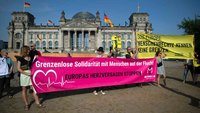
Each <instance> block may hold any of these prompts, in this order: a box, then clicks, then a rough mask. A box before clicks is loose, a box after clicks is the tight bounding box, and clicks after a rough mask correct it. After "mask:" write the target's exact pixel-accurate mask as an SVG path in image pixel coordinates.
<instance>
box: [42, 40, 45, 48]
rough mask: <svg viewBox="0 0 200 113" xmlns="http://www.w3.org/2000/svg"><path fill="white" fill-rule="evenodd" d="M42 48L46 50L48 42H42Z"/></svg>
mask: <svg viewBox="0 0 200 113" xmlns="http://www.w3.org/2000/svg"><path fill="white" fill-rule="evenodd" d="M42 48H43V49H46V42H45V41H43V42H42Z"/></svg>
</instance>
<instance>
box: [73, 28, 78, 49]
mask: <svg viewBox="0 0 200 113" xmlns="http://www.w3.org/2000/svg"><path fill="white" fill-rule="evenodd" d="M73 38H74V51H77V31H74V37H73Z"/></svg>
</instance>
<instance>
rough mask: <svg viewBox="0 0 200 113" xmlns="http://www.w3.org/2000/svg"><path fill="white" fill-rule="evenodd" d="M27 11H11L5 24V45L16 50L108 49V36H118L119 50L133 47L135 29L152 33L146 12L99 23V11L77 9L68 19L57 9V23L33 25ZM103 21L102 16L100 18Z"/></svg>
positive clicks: (32, 16)
mask: <svg viewBox="0 0 200 113" xmlns="http://www.w3.org/2000/svg"><path fill="white" fill-rule="evenodd" d="M34 20H35V17H34V15H32V14H31V13H29V12H13V13H12V20H11V22H10V23H9V27H8V36H9V40H8V48H9V49H11V50H19V49H20V48H21V47H22V46H23V45H30V44H31V43H35V44H36V47H37V49H39V50H42V51H44V49H46V50H48V51H50V52H61V51H72V52H94V51H95V50H96V49H97V48H98V47H99V46H102V47H104V48H105V50H106V51H108V50H109V47H110V46H111V42H112V40H111V37H112V35H120V36H121V39H122V50H125V49H126V47H128V46H130V47H132V48H134V47H135V41H136V40H135V32H136V31H140V32H145V33H151V32H152V24H151V23H150V22H149V15H148V13H141V12H136V13H132V14H131V15H130V17H129V24H128V23H127V24H125V25H123V26H122V25H118V26H117V25H114V27H112V28H111V27H110V26H108V25H102V23H103V22H101V19H100V13H99V12H98V11H97V12H96V14H95V15H94V14H92V13H90V12H78V13H76V14H75V15H74V16H73V17H72V18H71V19H70V18H67V17H66V16H65V12H64V11H62V12H61V16H60V19H58V21H59V25H55V24H46V25H42V24H40V25H37V24H35V22H34ZM102 20H103V18H102Z"/></svg>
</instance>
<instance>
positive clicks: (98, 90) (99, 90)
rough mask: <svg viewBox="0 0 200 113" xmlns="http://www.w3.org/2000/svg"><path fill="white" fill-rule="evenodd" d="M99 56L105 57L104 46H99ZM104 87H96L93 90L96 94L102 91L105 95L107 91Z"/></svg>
mask: <svg viewBox="0 0 200 113" xmlns="http://www.w3.org/2000/svg"><path fill="white" fill-rule="evenodd" d="M97 54H98V55H97V57H98V58H103V57H104V50H103V47H99V48H98V49H97ZM103 89H104V87H96V88H95V89H94V91H93V93H94V95H98V92H101V94H102V95H105V94H106V93H105V92H104V91H103Z"/></svg>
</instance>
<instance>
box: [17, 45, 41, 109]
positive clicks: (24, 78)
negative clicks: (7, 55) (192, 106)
mask: <svg viewBox="0 0 200 113" xmlns="http://www.w3.org/2000/svg"><path fill="white" fill-rule="evenodd" d="M29 51H30V48H29V47H28V46H23V47H22V48H21V53H20V55H21V56H20V57H19V58H18V59H17V69H18V71H19V72H20V86H22V98H23V101H24V103H25V106H24V110H29V108H30V105H29V102H28V96H27V87H31V85H32V82H31V79H30V76H31V72H30V63H31V57H30V56H29ZM33 97H34V99H35V102H36V104H37V106H38V107H40V108H41V107H44V106H43V105H42V104H40V101H39V98H38V96H37V94H35V93H33Z"/></svg>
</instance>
